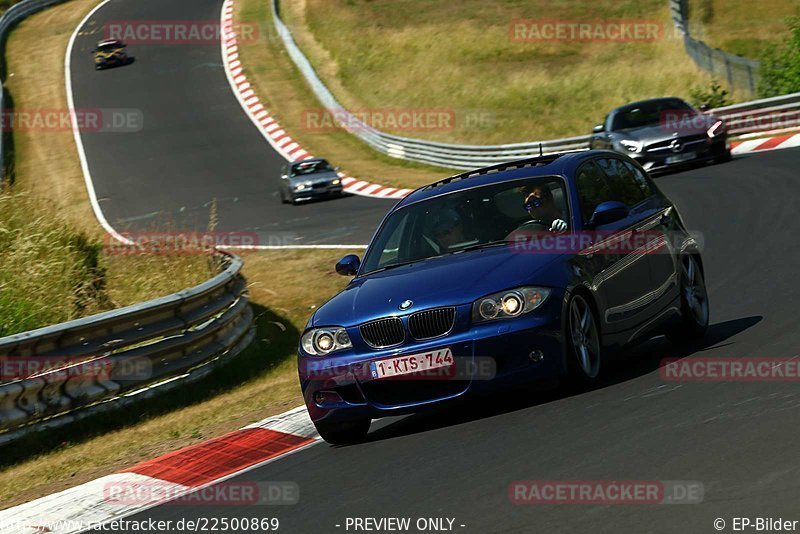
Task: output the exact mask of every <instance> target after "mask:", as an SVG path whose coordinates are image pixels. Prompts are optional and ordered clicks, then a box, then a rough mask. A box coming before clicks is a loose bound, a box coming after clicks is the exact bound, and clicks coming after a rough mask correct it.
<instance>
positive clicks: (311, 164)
mask: <svg viewBox="0 0 800 534" xmlns="http://www.w3.org/2000/svg"><path fill="white" fill-rule="evenodd" d="M328 171H333V167H331V164H330V163H328V162H327V161H325V160H324V159H323V160H316V161H303V162H300V163H295V164H294V165H292V176H302V175H304V174H314V173H317V172H328Z"/></svg>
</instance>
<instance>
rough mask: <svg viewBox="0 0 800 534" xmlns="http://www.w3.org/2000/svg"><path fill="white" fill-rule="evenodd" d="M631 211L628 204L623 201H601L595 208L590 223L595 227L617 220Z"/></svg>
mask: <svg viewBox="0 0 800 534" xmlns="http://www.w3.org/2000/svg"><path fill="white" fill-rule="evenodd" d="M629 212H630V210H629V209H628V206H626V205H625V204H624V203H622V202H619V201H616V200H609V201H607V202H601V203H600V204H598V205H597V207H596V208H595V209H594V213H592V218H591V219H589V225H590V226H592V227H595V226H602V225H604V224H610V223H613V222H617V221H620V220H622V219H624V218H625V217H627V216H628V213H629Z"/></svg>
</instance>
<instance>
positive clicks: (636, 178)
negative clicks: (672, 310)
mask: <svg viewBox="0 0 800 534" xmlns="http://www.w3.org/2000/svg"><path fill="white" fill-rule="evenodd" d="M622 164H623V167H622V168H621V171H622V172H623V178H624V179H625V180H627V181H630V182H632V183H633V184H635V187H637V188H639V189H641V190H642V191H643V192H645V194H647V195H648V199H647V202H645V203H643V204H642V206H641V211H642V213H643V215H644V220H643V221H642V222H641V223H640V224H639V226H638V228H637V229H638V232H639V234H640V235H643V236H644V237H645V238H646V240H647V243H648V249H649V250H648V264H649V265H650V275H651V277H652V278H653V285H654V289H653V290H654V291H655V293H654V295H653V297H654V299H653V301H654V310H653V313H658V312H659V311H661V310H662V309H664V308H665V307H666V306H668V305H670V304H671V303H672V302H673V301H674V300H675V299H676V298H677V296H678V271H679V265H678V255H679V253H680V250H678V249H679V248H680V244H681V243H682V241H683V238H682V237H681V236H682V235H683V231H682V229H681V224H680V222H679V218H678V215H677V212H676V211H675V209H674V207H673V205H672V202H670V201H669V200H668V199H667V198H665V197H664V196H663V195H662V194H661V193H660V192H659V191H658V188H657V187H656V186H655V184H653V183H652V181H651V180H650V178H649V177H648V176H647V173H645V172H644V171H643V170H642V169H641V168H640V167H639V166H638V165H636V164H634V163H632V162H630V161H627V160H622ZM631 187H633V186H631Z"/></svg>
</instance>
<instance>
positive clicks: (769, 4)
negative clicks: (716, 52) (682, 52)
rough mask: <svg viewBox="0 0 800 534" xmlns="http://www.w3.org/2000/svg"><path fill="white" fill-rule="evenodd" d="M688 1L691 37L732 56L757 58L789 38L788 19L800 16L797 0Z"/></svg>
mask: <svg viewBox="0 0 800 534" xmlns="http://www.w3.org/2000/svg"><path fill="white" fill-rule="evenodd" d="M753 7H754V4H753V2H750V1H748V0H689V23H690V30H691V32H692V35H693V36H694V37H695V38H697V39H701V40H703V41H705V42H706V43H708V44H709V45H711V46H713V47H715V48H721V49H722V50H725V51H726V52H730V53H731V54H738V55H740V56H745V57H749V58H752V59H758V58H759V57H760V56H761V54H762V53H763V52H764V51H765V50H766V49H767V48H768V47H769V46H771V45H779V44H781V43H783V42H785V41H786V40H787V39H788V38H789V27H788V25H787V24H786V19H787V18H788V17H790V16H792V15H797V14H800V6H799V5H798V3H797V1H796V0H760V1H759V2H758V9H753Z"/></svg>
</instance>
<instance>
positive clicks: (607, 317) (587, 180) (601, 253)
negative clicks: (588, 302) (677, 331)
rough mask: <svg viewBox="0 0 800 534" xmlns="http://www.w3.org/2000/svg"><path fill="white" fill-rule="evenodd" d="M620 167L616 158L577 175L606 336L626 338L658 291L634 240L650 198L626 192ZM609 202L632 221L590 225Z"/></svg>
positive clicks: (588, 166)
mask: <svg viewBox="0 0 800 534" xmlns="http://www.w3.org/2000/svg"><path fill="white" fill-rule="evenodd" d="M612 160H613V161H612ZM616 162H619V164H621V161H620V160H616V158H610V157H605V158H597V159H595V160H592V161H589V162H586V163H584V164H583V165H581V167H579V168H578V171H577V174H576V186H577V192H578V198H579V202H580V210H581V217H582V223H583V229H584V230H586V231H588V232H589V235H591V237H592V241H593V245H592V246H591V247H589V248H587V249H584V251H582V252H581V255H582V256H584V258H587V259H588V263H587V266H589V267H588V268H589V269H590V270H591V271H592V272H591V273H590V275H591V277H592V281H591V284H592V289H593V290H594V292H595V295H596V296H597V298H598V299H599V300H600V301H601V306H600V315H601V317H600V321H601V323H602V325H603V330H604V331H605V332H622V331H625V330H629V329H633V328H635V327H636V326H637V325H639V324H641V323H642V322H644V321H646V320H647V319H648V318H649V317H650V313H651V310H650V307H649V305H648V300H649V298H650V294H651V293H652V291H653V289H654V286H653V279H652V275H651V269H650V266H649V264H648V258H647V256H648V255H647V254H646V253H645V252H646V251H645V250H644V248H643V247H641V246H639V244H638V242H637V241H636V240H635V239H633V237H632V236H633V232H634V231H635V230H636V229H637V228H638V226H639V225H641V224H642V223H643V222H644V221H645V220H646V219H647V217H648V216H647V215H646V213H645V212H644V211H643V210H642V209H641V207H642V203H643V201H645V200H646V195H645V194H644V192H642V191H639V192H638V193H637V192H635V191H633V190H631V189H630V188H629V187H628V186H626V184H625V183H624V180H623V179H622V177H621V176H620V172H619V170H618V164H617V163H616ZM607 201H619V202H623V203H624V204H625V205H626V206H627V207H628V208H629V210H630V211H629V213H628V216H626V217H624V218H622V219H620V220H617V221H614V222H610V223H607V224H600V225H594V224H592V214H593V213H594V210H595V208H596V207H597V206H598V205H599V204H601V203H603V202H607Z"/></svg>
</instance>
